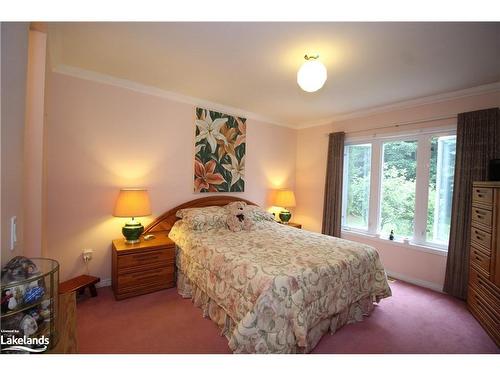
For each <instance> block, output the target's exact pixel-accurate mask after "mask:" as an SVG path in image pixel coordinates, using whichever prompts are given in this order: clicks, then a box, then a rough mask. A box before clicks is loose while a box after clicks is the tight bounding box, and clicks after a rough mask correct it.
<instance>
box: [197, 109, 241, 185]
mask: <svg viewBox="0 0 500 375" xmlns="http://www.w3.org/2000/svg"><path fill="white" fill-rule="evenodd" d="M195 127H196V133H195V155H194V191H195V192H197V193H207V192H243V191H245V152H246V119H244V118H241V117H236V116H230V115H226V114H224V113H220V112H215V111H210V110H208V109H203V108H196V120H195Z"/></svg>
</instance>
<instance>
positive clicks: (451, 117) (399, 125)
mask: <svg viewBox="0 0 500 375" xmlns="http://www.w3.org/2000/svg"><path fill="white" fill-rule="evenodd" d="M455 118H457V115H456V114H452V115H446V116H439V117H430V118H426V119H421V120H414V121H407V122H399V123H397V124H392V125H386V126H380V127H378V128H370V129H364V130H354V131H346V132H345V133H346V135H350V134H356V133H365V132H372V131H374V130H381V129H390V128H399V127H402V126H408V125H416V124H421V123H424V122H432V121H439V120H451V119H455Z"/></svg>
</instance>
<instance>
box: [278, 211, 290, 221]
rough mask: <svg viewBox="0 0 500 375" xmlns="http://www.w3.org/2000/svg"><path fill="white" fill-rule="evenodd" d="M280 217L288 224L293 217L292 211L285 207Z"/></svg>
mask: <svg viewBox="0 0 500 375" xmlns="http://www.w3.org/2000/svg"><path fill="white" fill-rule="evenodd" d="M279 217H280V220H281V222H282V223H283V224H288V222H289V221H290V219H291V218H292V213H291V212H290V211H288V210H286V209H285V210H283V211H281V212H280V214H279Z"/></svg>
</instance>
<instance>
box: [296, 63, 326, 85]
mask: <svg viewBox="0 0 500 375" xmlns="http://www.w3.org/2000/svg"><path fill="white" fill-rule="evenodd" d="M317 58H318V56H316V57H308V56H307V55H306V61H305V62H304V63H303V64H302V66H301V67H300V69H299V71H298V72H297V83H298V84H299V86H300V88H301V89H302V90H304V91H307V92H314V91H318V90H319V89H320V88H322V87H323V85H324V84H325V82H326V78H327V72H326V68H325V66H324V65H323V64H322V63H321V61H319V60H317Z"/></svg>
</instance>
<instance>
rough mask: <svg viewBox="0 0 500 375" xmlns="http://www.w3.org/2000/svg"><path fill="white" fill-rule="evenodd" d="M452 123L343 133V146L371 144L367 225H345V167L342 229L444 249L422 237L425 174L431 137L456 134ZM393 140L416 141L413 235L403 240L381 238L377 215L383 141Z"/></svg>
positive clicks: (445, 248) (412, 245) (426, 198)
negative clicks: (410, 129) (352, 134)
mask: <svg viewBox="0 0 500 375" xmlns="http://www.w3.org/2000/svg"><path fill="white" fill-rule="evenodd" d="M456 134H457V131H456V125H450V126H447V127H440V128H434V129H425V130H420V131H413V132H404V133H402V132H398V133H384V134H380V135H378V134H376V135H371V136H365V137H349V135H348V134H347V135H346V140H345V142H344V155H345V148H346V147H348V146H355V145H366V144H371V165H370V194H369V198H368V199H369V201H368V229H367V230H364V229H359V228H352V227H349V226H346V225H345V224H344V215H345V212H346V207H345V205H346V201H347V197H345V192H346V191H347V181H346V179H345V176H346V171H345V170H344V172H343V173H344V175H343V181H344V183H343V186H342V193H343V194H342V196H343V198H342V231H345V232H346V233H349V234H358V235H361V236H369V237H374V238H377V239H380V240H381V241H390V242H391V243H397V244H405V245H409V247H410V248H412V249H419V250H424V251H426V252H429V249H430V250H431V251H430V252H438V253H447V252H448V245H444V244H439V243H435V242H430V241H427V240H426V228H427V215H428V204H429V177H430V160H431V138H433V137H444V136H456ZM391 141H392V142H393V141H416V142H417V170H416V180H415V211H414V212H415V221H414V229H413V237H412V238H411V239H409V241H407V242H405V241H403V239H402V238H398V237H396V239H395V240H394V241H391V240H389V239H384V238H383V237H381V236H380V218H381V214H382V210H381V199H382V175H383V144H384V142H391Z"/></svg>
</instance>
